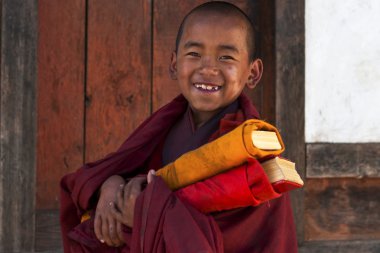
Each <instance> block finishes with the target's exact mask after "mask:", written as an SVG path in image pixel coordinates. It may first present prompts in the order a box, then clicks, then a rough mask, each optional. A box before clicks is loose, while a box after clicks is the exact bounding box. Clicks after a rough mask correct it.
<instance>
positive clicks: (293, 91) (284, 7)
mask: <svg viewBox="0 0 380 253" xmlns="http://www.w3.org/2000/svg"><path fill="white" fill-rule="evenodd" d="M275 4H276V19H275V27H276V30H275V38H276V122H277V124H276V125H277V127H278V128H279V130H280V132H281V135H282V138H283V140H284V143H285V145H286V150H285V154H284V156H285V157H287V158H289V159H291V160H292V161H294V162H295V163H296V166H297V170H298V171H299V172H300V174H301V177H303V178H304V177H305V138H304V118H305V115H304V109H305V102H304V100H305V97H304V90H305V86H304V79H305V78H304V76H305V71H304V66H305V55H304V51H305V42H304V40H305V39H304V36H305V32H304V30H305V27H304V12H305V8H304V4H305V3H304V0H295V1H281V0H277V1H275ZM292 206H293V213H294V216H295V222H296V227H297V237H298V242H299V243H301V244H302V242H303V236H304V232H303V231H304V230H303V226H304V220H303V219H304V202H303V190H297V191H293V193H292Z"/></svg>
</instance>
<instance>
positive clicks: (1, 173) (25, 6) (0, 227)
mask: <svg viewBox="0 0 380 253" xmlns="http://www.w3.org/2000/svg"><path fill="white" fill-rule="evenodd" d="M1 8H2V14H1V82H0V83H1V84H0V85H1V87H0V88H1V92H0V180H1V181H0V251H1V252H20V251H33V246H34V245H33V244H34V224H35V222H34V218H35V217H34V204H35V195H34V194H35V169H36V168H35V167H36V157H35V154H36V117H35V115H36V87H37V79H36V78H37V77H36V66H37V60H36V48H37V1H23V0H3V1H1Z"/></svg>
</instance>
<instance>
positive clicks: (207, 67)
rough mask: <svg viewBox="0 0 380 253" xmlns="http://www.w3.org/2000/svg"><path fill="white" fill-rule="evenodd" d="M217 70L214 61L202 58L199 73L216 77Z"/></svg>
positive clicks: (209, 58)
mask: <svg viewBox="0 0 380 253" xmlns="http://www.w3.org/2000/svg"><path fill="white" fill-rule="evenodd" d="M218 72H219V69H218V67H217V64H216V61H215V60H213V59H212V58H211V57H204V58H203V59H202V65H201V67H200V73H201V74H204V75H216V74H218Z"/></svg>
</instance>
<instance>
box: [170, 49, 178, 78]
mask: <svg viewBox="0 0 380 253" xmlns="http://www.w3.org/2000/svg"><path fill="white" fill-rule="evenodd" d="M169 75H170V78H171V79H172V80H177V54H176V52H175V51H173V52H172V56H171V59H170V66H169Z"/></svg>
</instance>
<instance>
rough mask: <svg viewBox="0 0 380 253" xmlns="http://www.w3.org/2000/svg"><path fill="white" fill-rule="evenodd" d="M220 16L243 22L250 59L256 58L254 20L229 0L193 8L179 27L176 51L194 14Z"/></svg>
mask: <svg viewBox="0 0 380 253" xmlns="http://www.w3.org/2000/svg"><path fill="white" fill-rule="evenodd" d="M197 15H199V16H203V17H208V16H212V15H214V16H220V17H228V18H237V19H238V20H240V21H241V22H242V24H243V25H244V28H245V30H246V41H247V51H248V57H249V60H250V61H253V60H254V59H255V30H254V27H253V24H252V22H251V21H250V19H249V18H248V16H247V15H246V14H245V13H244V12H243V11H242V10H241V9H239V8H238V7H236V6H235V5H233V4H230V3H227V2H220V1H213V2H207V3H204V4H201V5H199V6H197V7H195V8H194V9H192V10H191V11H190V12H189V13H188V14H187V15H186V16H185V18H184V19H183V20H182V23H181V25H180V27H179V29H178V33H177V38H176V45H175V46H176V52H177V51H178V47H179V44H180V42H181V38H182V34H183V32H184V30H185V28H186V24H187V23H188V20H189V19H190V18H191V17H193V16H197Z"/></svg>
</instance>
